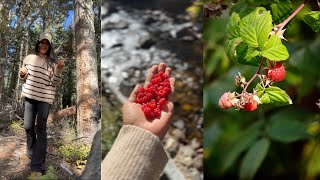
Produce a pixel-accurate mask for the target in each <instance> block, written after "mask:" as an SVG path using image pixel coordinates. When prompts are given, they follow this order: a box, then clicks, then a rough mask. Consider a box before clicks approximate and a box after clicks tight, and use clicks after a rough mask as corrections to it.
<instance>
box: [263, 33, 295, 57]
mask: <svg viewBox="0 0 320 180" xmlns="http://www.w3.org/2000/svg"><path fill="white" fill-rule="evenodd" d="M261 54H262V56H263V57H266V58H267V59H269V60H272V61H283V60H286V59H288V58H289V53H288V51H287V48H286V47H285V46H284V45H283V44H282V43H281V40H280V38H279V37H278V36H276V35H271V37H270V38H269V39H268V40H267V42H266V44H265V46H263V48H262V51H261Z"/></svg>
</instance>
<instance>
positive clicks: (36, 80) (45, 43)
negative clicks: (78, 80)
mask: <svg viewBox="0 0 320 180" xmlns="http://www.w3.org/2000/svg"><path fill="white" fill-rule="evenodd" d="M63 68H64V61H57V59H55V57H54V53H53V49H52V38H51V35H50V34H49V33H48V32H43V33H42V34H41V35H40V38H39V40H38V41H37V43H36V45H35V54H30V55H28V56H27V57H26V58H25V59H24V60H23V65H22V68H21V69H20V71H19V78H20V79H22V80H24V81H25V83H24V84H23V85H22V94H21V95H22V96H23V97H25V111H24V128H25V130H26V134H27V156H28V158H29V159H31V171H32V173H31V176H32V177H33V178H34V179H37V178H38V177H39V176H42V175H43V174H44V171H45V158H46V149H47V132H46V128H47V118H48V115H49V109H50V106H51V105H52V103H53V101H54V98H55V90H56V87H57V86H58V85H59V84H60V83H61V74H62V70H63ZM36 120H37V127H36V131H35V121H36Z"/></svg>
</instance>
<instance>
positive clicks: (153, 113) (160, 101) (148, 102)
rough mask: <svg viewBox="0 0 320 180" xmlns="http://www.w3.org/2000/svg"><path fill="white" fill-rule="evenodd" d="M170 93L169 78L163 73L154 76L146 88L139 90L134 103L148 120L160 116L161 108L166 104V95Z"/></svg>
mask: <svg viewBox="0 0 320 180" xmlns="http://www.w3.org/2000/svg"><path fill="white" fill-rule="evenodd" d="M170 91H171V87H170V81H169V76H168V75H167V74H165V73H164V72H163V71H160V72H159V73H157V74H154V75H153V77H152V79H151V81H150V83H149V84H148V85H147V88H140V89H139V91H138V93H137V97H136V103H139V104H141V109H142V111H143V113H144V114H145V116H146V117H147V118H148V119H154V118H155V117H157V116H160V115H161V107H162V106H163V105H164V104H165V103H166V102H167V94H169V93H170Z"/></svg>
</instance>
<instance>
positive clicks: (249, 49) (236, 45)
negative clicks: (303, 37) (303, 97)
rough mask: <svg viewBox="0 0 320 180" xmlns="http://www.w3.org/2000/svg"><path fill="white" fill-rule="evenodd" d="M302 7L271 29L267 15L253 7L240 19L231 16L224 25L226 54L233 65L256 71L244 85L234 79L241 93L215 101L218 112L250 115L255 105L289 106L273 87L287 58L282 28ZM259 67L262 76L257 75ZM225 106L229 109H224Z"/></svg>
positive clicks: (285, 96)
mask: <svg viewBox="0 0 320 180" xmlns="http://www.w3.org/2000/svg"><path fill="white" fill-rule="evenodd" d="M303 6H304V3H302V5H301V6H300V7H299V8H298V9H297V10H296V11H295V12H294V13H293V14H292V15H291V16H290V17H289V18H288V19H286V20H285V21H284V22H283V23H280V24H279V25H275V26H273V25H272V16H271V14H270V11H267V10H266V9H265V8H263V7H257V8H255V9H254V10H253V11H252V12H250V13H248V14H245V15H242V16H240V15H239V14H238V13H236V12H233V13H232V15H231V17H230V20H229V23H228V25H227V37H228V39H227V42H226V45H225V51H226V54H227V56H228V58H229V59H230V60H231V61H233V62H234V63H236V64H244V65H253V66H258V70H257V72H256V73H255V74H254V75H253V77H252V78H251V79H250V80H249V81H248V82H247V81H246V78H245V77H244V76H242V75H241V74H240V73H239V75H237V76H236V78H235V84H236V85H238V86H240V87H242V88H243V90H242V92H241V93H238V92H232V93H230V92H228V96H225V95H223V96H222V97H221V99H220V100H219V105H220V107H221V108H222V109H226V108H231V107H235V109H236V110H240V109H242V110H244V111H254V110H255V109H256V108H257V105H258V104H268V103H271V104H276V105H288V104H292V100H291V98H290V97H289V95H288V94H287V93H286V91H284V90H282V89H281V88H279V87H277V86H276V85H275V84H274V83H275V82H280V81H282V80H283V79H284V78H285V74H286V73H285V67H284V65H283V64H282V62H283V61H286V60H287V59H288V58H289V53H288V51H287V48H286V47H285V46H284V45H283V44H282V41H281V40H282V39H285V38H284V36H283V33H284V31H285V30H283V27H284V26H285V25H286V24H287V23H288V22H289V21H290V20H291V19H292V18H293V17H294V16H295V15H296V14H297V13H298V12H299V11H300V10H301V8H302V7H303ZM263 67H264V69H265V74H260V71H261V69H262V68H263ZM256 77H259V78H260V83H258V84H257V85H256V86H255V88H254V89H253V92H248V91H247V88H248V86H249V85H250V84H251V83H252V81H253V80H254V79H255V78H256ZM226 97H228V98H226ZM226 103H229V105H228V106H225V105H224V104H226ZM230 104H231V105H230Z"/></svg>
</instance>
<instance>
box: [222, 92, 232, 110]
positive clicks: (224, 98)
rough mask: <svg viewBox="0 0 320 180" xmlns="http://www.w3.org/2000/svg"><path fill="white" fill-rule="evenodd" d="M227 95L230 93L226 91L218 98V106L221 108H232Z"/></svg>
mask: <svg viewBox="0 0 320 180" xmlns="http://www.w3.org/2000/svg"><path fill="white" fill-rule="evenodd" d="M229 95H230V93H229V92H227V93H224V94H223V95H222V96H221V98H220V100H219V106H220V108H222V109H229V108H232V107H233V104H232V103H231V102H230V99H229Z"/></svg>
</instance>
